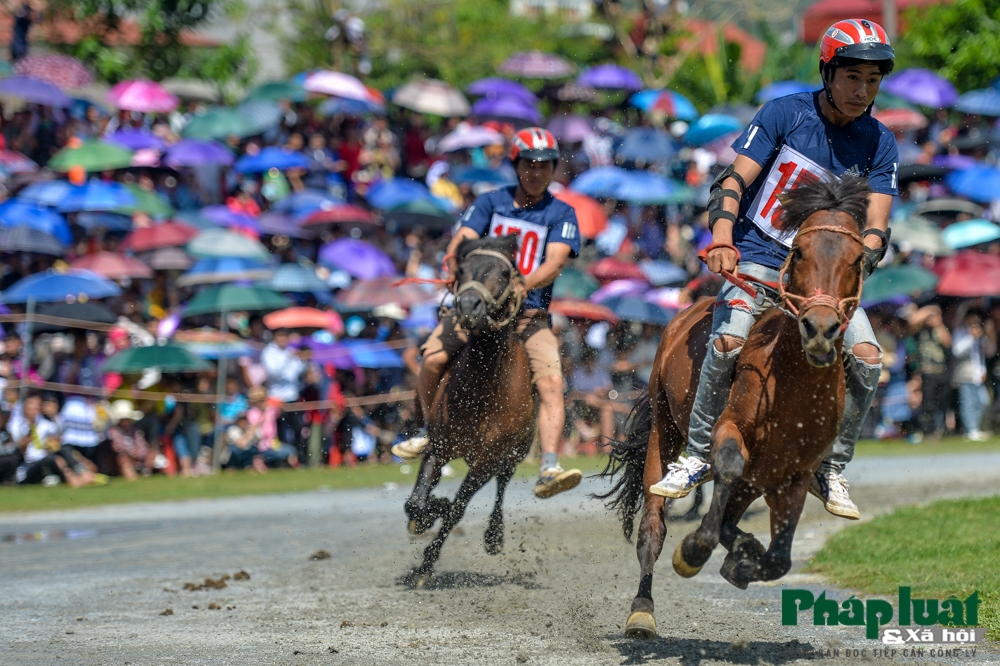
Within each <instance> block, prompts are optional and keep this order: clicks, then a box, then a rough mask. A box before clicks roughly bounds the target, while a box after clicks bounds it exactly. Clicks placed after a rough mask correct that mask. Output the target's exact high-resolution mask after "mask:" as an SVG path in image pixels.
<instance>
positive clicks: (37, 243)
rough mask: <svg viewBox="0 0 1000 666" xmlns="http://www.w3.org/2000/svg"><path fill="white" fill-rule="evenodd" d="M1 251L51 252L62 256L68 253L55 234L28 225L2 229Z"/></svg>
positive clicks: (56, 255) (0, 233) (0, 235)
mask: <svg viewBox="0 0 1000 666" xmlns="http://www.w3.org/2000/svg"><path fill="white" fill-rule="evenodd" d="M0 252H9V253H11V254H13V253H15V252H34V253H36V254H50V255H52V256H55V257H61V256H62V255H64V254H65V253H66V247H65V245H63V243H62V242H60V241H59V239H57V238H56V237H55V236H52V235H50V234H47V233H45V232H44V231H38V230H37V229H29V228H27V227H15V228H13V229H0Z"/></svg>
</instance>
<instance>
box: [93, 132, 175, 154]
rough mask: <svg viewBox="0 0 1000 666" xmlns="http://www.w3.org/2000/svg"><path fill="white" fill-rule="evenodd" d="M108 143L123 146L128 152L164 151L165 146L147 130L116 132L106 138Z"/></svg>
mask: <svg viewBox="0 0 1000 666" xmlns="http://www.w3.org/2000/svg"><path fill="white" fill-rule="evenodd" d="M108 141H111V142H112V143H117V144H118V145H119V146H124V147H125V148H128V149H129V150H145V149H147V148H153V149H155V150H164V149H165V148H166V147H167V144H165V143H164V142H163V140H162V139H161V138H160V137H158V136H156V135H155V134H153V133H152V132H150V131H149V130H147V129H127V130H118V131H117V132H115V133H114V134H112V135H111V136H109V137H108Z"/></svg>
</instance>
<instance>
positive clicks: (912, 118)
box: [872, 109, 928, 132]
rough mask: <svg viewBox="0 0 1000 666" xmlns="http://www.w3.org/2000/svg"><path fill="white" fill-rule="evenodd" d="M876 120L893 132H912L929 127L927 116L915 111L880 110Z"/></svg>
mask: <svg viewBox="0 0 1000 666" xmlns="http://www.w3.org/2000/svg"><path fill="white" fill-rule="evenodd" d="M872 115H873V116H875V119H876V120H878V121H879V122H880V123H882V124H883V125H885V126H886V127H888V128H889V129H890V130H892V131H893V132H911V131H914V130H919V129H923V128H925V127H927V123H928V120H927V116H925V115H924V114H922V113H920V112H919V111H915V110H913V109H879V110H878V111H876V112H875V113H873V114H872Z"/></svg>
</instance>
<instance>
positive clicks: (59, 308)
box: [33, 301, 118, 333]
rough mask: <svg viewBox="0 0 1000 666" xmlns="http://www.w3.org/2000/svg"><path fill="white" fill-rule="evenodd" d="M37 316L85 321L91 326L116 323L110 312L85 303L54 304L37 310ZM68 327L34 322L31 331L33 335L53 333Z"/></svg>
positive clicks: (93, 304)
mask: <svg viewBox="0 0 1000 666" xmlns="http://www.w3.org/2000/svg"><path fill="white" fill-rule="evenodd" d="M38 314H39V315H42V316H44V317H59V318H60V319H73V320H75V321H86V322H90V323H93V324H113V323H115V322H116V321H118V317H117V316H116V315H115V313H113V312H112V311H111V310H109V309H107V308H106V307H104V306H103V305H101V304H100V303H97V302H94V301H87V302H84V303H81V302H80V301H74V302H72V303H56V304H54V305H46V306H44V307H41V308H39V310H38ZM70 328H72V327H70V326H63V325H60V324H41V323H38V322H35V324H34V326H33V331H34V332H35V333H52V332H55V331H65V330H67V329H70Z"/></svg>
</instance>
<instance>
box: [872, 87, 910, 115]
mask: <svg viewBox="0 0 1000 666" xmlns="http://www.w3.org/2000/svg"><path fill="white" fill-rule="evenodd" d="M875 108H876V109H910V110H912V111H915V110H917V107H915V106H914V105H912V104H910V103H909V102H907V101H906V100H905V99H903V98H902V97H896V96H895V95H890V94H889V93H887V92H885V91H881V90H880V91H879V93H878V95H876V96H875Z"/></svg>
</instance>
